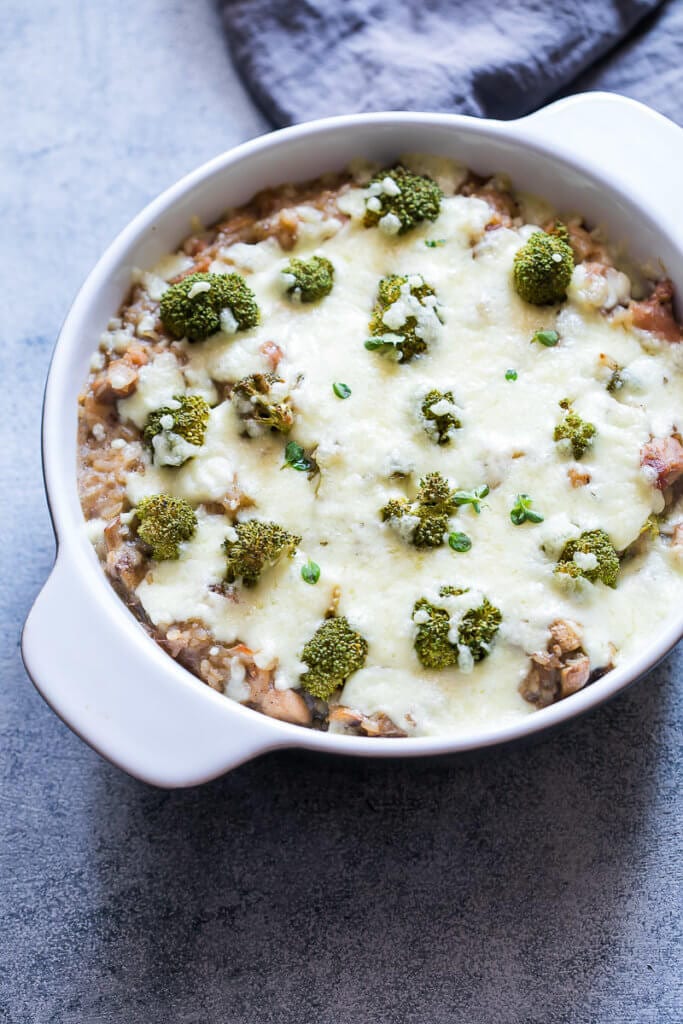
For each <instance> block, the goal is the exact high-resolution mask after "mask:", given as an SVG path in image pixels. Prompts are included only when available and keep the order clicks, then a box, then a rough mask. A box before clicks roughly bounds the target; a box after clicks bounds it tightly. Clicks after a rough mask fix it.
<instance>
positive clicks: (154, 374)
mask: <svg viewBox="0 0 683 1024" xmlns="http://www.w3.org/2000/svg"><path fill="white" fill-rule="evenodd" d="M184 393H185V381H184V380H183V375H182V373H181V371H180V366H179V365H178V360H177V359H176V357H175V356H174V355H173V353H172V352H161V353H160V354H159V355H157V356H155V357H154V359H152V360H151V361H150V362H149V363H146V364H145V365H144V366H142V367H141V368H140V370H139V373H138V382H137V387H136V389H135V391H134V392H133V394H132V395H130V397H129V398H122V399H120V400H119V401H118V402H117V408H118V411H119V416H120V417H121V419H122V420H123V421H124V422H125V421H126V420H130V421H131V422H132V423H134V424H135V426H136V427H139V428H140V429H142V428H143V427H144V426H145V424H146V422H147V417H148V416H149V414H150V413H151V412H154V410H155V409H160V408H161V407H162V406H168V405H169V404H170V403H171V402H172V401H173V397H174V396H175V395H182V394H184Z"/></svg>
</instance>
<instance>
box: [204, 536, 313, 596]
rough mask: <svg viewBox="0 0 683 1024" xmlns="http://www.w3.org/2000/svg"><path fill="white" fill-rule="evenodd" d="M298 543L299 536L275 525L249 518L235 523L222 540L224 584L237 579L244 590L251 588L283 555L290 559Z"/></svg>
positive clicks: (299, 541)
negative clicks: (224, 563)
mask: <svg viewBox="0 0 683 1024" xmlns="http://www.w3.org/2000/svg"><path fill="white" fill-rule="evenodd" d="M300 543H301V537H297V536H296V535H295V534H293V533H288V532H287V530H285V529H283V528H282V527H281V526H278V524H277V523H270V522H262V521H261V520H259V519H249V520H247V521H246V522H244V523H235V525H234V527H233V528H232V532H231V534H230V536H228V537H226V539H225V540H224V541H223V550H224V551H225V554H226V556H227V560H228V566H227V570H226V574H225V578H226V580H227V582H228V583H234V582H235V580H238V579H241V580H242V583H243V584H244V586H245V587H253V586H255V584H256V583H257V582H258V580H259V577H260V576H261V574H262V573H264V572H265V571H266V570H267V569H270V568H272V567H273V566H274V565H275V564H276V563H277V562H279V561H280V559H281V558H282V557H283V556H284V555H286V556H287V557H291V556H292V555H293V554H294V552H295V551H296V549H297V546H298V545H299V544H300Z"/></svg>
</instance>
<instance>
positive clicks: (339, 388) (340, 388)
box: [332, 383, 351, 398]
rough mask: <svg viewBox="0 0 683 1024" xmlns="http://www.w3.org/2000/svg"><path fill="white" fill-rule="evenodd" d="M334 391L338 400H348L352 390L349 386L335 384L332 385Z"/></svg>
mask: <svg viewBox="0 0 683 1024" xmlns="http://www.w3.org/2000/svg"><path fill="white" fill-rule="evenodd" d="M332 390H333V391H334V393H335V395H336V396H337V398H348V397H349V395H350V394H351V388H350V387H349V385H348V384H341V383H335V384H333V385H332Z"/></svg>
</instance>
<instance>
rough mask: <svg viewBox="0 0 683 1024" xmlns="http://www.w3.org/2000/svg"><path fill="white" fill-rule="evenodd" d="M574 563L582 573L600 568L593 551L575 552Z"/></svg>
mask: <svg viewBox="0 0 683 1024" xmlns="http://www.w3.org/2000/svg"><path fill="white" fill-rule="evenodd" d="M572 561H573V562H574V563H575V565H577V566H578V567H579V569H581V571H582V572H590V571H591V570H592V569H597V567H598V559H597V557H596V555H594V554H593V552H592V551H575V552H574V556H573V559H572Z"/></svg>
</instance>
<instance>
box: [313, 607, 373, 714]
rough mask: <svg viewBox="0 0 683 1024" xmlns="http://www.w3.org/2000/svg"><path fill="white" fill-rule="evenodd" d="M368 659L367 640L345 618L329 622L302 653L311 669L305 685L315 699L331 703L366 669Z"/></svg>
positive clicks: (341, 616)
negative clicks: (356, 675)
mask: <svg viewBox="0 0 683 1024" xmlns="http://www.w3.org/2000/svg"><path fill="white" fill-rule="evenodd" d="M367 656H368V642H367V640H366V639H365V638H364V637H362V636H361V635H360V633H356V631H355V629H352V628H351V626H350V625H349V622H348V619H347V618H346V617H345V616H344V615H340V616H339V618H334V619H326V620H325V622H323V624H322V626H320V627H319V628H318V629H317V630H316V631H315V633H314V634H313V636H312V637H311V639H310V640H309V641H308V642H307V643H306V644H304V649H303V651H302V652H301V660H302V661H304V662H305V663H306V665H307V666H308V671H307V672H306V673H305V675H303V676H301V680H300V683H301V686H302V687H303V689H304V690H306V691H307V692H308V693H310V694H311V695H312V696H313V697H318V698H319V699H320V700H328V699H329V698H330V697H331V696H332V694H333V693H334V691H335V690H338V689H339V687H340V686H343V685H344V683H345V682H346V680H347V679H348V677H349V676H350V675H352V674H353V673H354V672H357V671H358V670H359V669H361V668H362V667H363V665H364V664H365V659H366V658H367Z"/></svg>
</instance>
